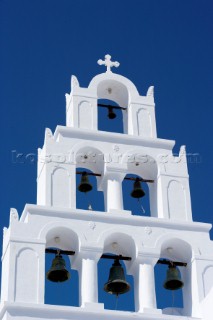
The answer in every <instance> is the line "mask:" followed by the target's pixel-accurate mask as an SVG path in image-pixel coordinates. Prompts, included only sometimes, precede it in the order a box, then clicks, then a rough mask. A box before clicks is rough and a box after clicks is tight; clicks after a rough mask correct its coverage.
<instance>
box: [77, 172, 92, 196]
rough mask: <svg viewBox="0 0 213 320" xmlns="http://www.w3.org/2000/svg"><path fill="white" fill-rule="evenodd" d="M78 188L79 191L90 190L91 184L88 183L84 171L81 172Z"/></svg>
mask: <svg viewBox="0 0 213 320" xmlns="http://www.w3.org/2000/svg"><path fill="white" fill-rule="evenodd" d="M78 190H79V191H81V192H88V191H91V190H92V185H91V184H90V183H89V179H88V174H87V172H86V171H84V172H82V175H81V182H80V184H79V186H78Z"/></svg>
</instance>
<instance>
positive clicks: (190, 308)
mask: <svg viewBox="0 0 213 320" xmlns="http://www.w3.org/2000/svg"><path fill="white" fill-rule="evenodd" d="M99 62H100V64H104V65H106V66H107V72H105V73H103V74H100V75H97V76H96V77H94V78H93V79H92V81H91V82H90V84H89V87H88V88H81V87H80V84H79V82H78V80H77V78H76V77H74V76H73V77H72V80H71V84H72V91H71V93H70V94H67V95H66V111H67V121H66V124H67V126H66V127H63V126H58V127H57V128H56V131H55V133H54V134H52V132H51V130H50V129H46V131H45V139H44V146H43V148H42V149H39V150H38V176H37V204H36V205H31V204H27V205H26V206H25V208H24V211H23V213H22V214H21V216H20V219H19V216H18V213H17V211H16V210H15V209H11V212H10V225H9V228H8V229H7V228H5V229H4V239H3V255H2V287H1V305H0V319H2V320H14V319H16V320H39V319H50V318H51V319H55V320H56V319H57V320H58V319H64V320H65V319H73V320H74V319H81V320H82V319H84V318H85V319H96V318H97V319H100V318H101V319H103V320H104V319H106V320H107V319H109V318H110V317H113V319H118V320H119V319H132V318H134V319H152V320H155V319H156V320H157V319H164V320H167V319H168V320H169V319H170V320H173V319H174V320H175V319H176V320H189V319H202V320H212V314H213V304H212V301H213V280H212V279H213V242H212V241H211V240H210V239H209V230H210V229H211V225H209V224H205V223H197V222H193V221H192V212H191V200H190V189H189V181H188V170H187V163H186V152H185V147H184V146H182V147H181V149H180V153H179V155H178V156H174V155H173V153H172V148H173V146H174V141H170V140H163V139H159V138H158V137H157V133H156V123H155V104H154V89H153V87H150V88H149V89H148V91H147V95H146V96H140V95H139V93H138V90H137V89H136V87H135V85H134V84H133V83H132V82H131V81H130V80H128V79H126V78H125V77H123V76H120V75H118V74H113V73H112V71H111V67H112V66H113V62H112V61H111V60H110V57H109V56H106V57H105V60H104V61H99ZM116 65H117V66H118V64H117V63H116V64H115V63H114V66H116ZM100 98H104V99H110V100H114V101H115V102H116V103H118V104H119V105H120V106H121V107H126V108H127V109H126V110H125V111H124V112H123V120H124V128H125V131H124V134H116V133H111V132H110V133H109V132H101V131H97V112H98V111H97V100H98V99H100ZM85 155H86V156H87V157H86V158H85ZM82 159H83V161H82ZM78 167H85V169H89V170H91V171H92V172H95V173H99V174H100V175H101V176H100V177H98V178H97V185H98V190H99V191H100V192H103V193H104V199H105V212H94V211H88V210H80V209H76V190H75V189H76V169H77V168H78ZM128 173H131V174H135V175H138V176H140V177H142V178H144V179H149V180H154V183H149V184H148V185H149V193H150V208H151V212H150V217H141V216H140V217H139V216H133V215H131V211H125V210H124V209H125V208H123V192H122V181H123V179H124V177H125V175H126V174H128ZM56 239H58V240H57V241H56ZM115 244H116V245H115ZM52 246H54V247H58V248H59V249H63V250H74V251H75V255H74V256H73V257H72V267H73V268H74V269H76V270H77V271H78V273H79V291H80V307H78V308H77V307H65V306H64V307H63V306H50V305H45V304H44V295H45V287H44V284H45V281H44V277H45V248H48V247H52ZM117 251H119V253H120V254H122V255H125V256H131V258H132V260H131V261H127V262H125V265H126V269H127V273H129V274H131V275H133V277H134V279H135V312H123V311H112V310H105V309H104V305H103V304H101V303H99V302H98V286H97V263H98V260H99V259H100V257H101V255H102V253H105V252H111V253H115V254H117ZM159 258H167V259H170V260H177V259H178V260H180V261H183V262H186V263H187V267H186V268H184V269H182V270H181V272H182V277H183V279H184V283H185V286H184V288H183V303H184V307H183V308H182V309H175V310H174V309H173V310H171V309H169V308H167V309H164V310H158V309H157V308H156V296H155V281H154V266H155V264H156V263H157V260H158V259H159ZM23 270H24V272H23Z"/></svg>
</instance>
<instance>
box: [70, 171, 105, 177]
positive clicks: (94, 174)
mask: <svg viewBox="0 0 213 320" xmlns="http://www.w3.org/2000/svg"><path fill="white" fill-rule="evenodd" d="M84 172H86V174H87V175H88V176H96V177H101V174H100V173H93V172H87V171H76V174H82V173H84Z"/></svg>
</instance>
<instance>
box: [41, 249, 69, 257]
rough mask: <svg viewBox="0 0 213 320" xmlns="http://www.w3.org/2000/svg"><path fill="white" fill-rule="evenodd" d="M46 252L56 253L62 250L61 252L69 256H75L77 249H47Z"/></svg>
mask: <svg viewBox="0 0 213 320" xmlns="http://www.w3.org/2000/svg"><path fill="white" fill-rule="evenodd" d="M45 252H46V253H54V254H57V253H58V252H60V253H61V254H65V255H67V256H73V255H74V254H75V251H69V250H61V249H50V248H48V249H45Z"/></svg>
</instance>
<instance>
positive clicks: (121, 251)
mask: <svg viewBox="0 0 213 320" xmlns="http://www.w3.org/2000/svg"><path fill="white" fill-rule="evenodd" d="M99 241H100V242H101V243H103V253H104V254H109V255H122V256H125V257H131V258H132V260H131V261H123V260H120V264H121V266H122V267H123V269H124V274H125V280H126V281H127V282H128V283H129V285H130V290H129V291H128V292H126V293H124V294H121V295H119V297H118V298H116V295H112V294H109V293H107V292H105V291H104V289H103V288H104V284H105V283H106V282H108V278H109V273H110V268H111V267H112V264H113V263H114V260H113V259H100V260H99V262H98V288H99V290H98V291H99V302H101V303H104V308H105V309H111V306H112V305H114V306H115V309H117V310H122V311H135V306H134V279H133V277H132V276H131V275H130V274H128V269H129V267H130V266H131V265H132V261H133V260H135V256H136V247H135V242H134V239H133V238H132V237H131V236H130V235H128V234H124V233H121V232H113V230H111V231H108V232H106V233H105V234H103V235H102V236H101V238H100V239H99ZM116 300H117V301H116Z"/></svg>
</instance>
